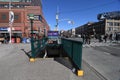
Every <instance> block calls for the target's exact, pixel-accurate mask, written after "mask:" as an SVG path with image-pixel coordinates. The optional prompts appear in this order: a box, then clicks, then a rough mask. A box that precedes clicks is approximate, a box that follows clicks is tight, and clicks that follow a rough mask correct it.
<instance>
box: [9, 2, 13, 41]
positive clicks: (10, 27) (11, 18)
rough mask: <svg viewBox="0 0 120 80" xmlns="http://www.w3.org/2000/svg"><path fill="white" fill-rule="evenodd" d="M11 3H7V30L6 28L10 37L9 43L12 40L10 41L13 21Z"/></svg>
mask: <svg viewBox="0 0 120 80" xmlns="http://www.w3.org/2000/svg"><path fill="white" fill-rule="evenodd" d="M11 2H12V0H10V1H9V28H8V31H9V35H10V40H9V43H11V42H12V40H11V37H12V24H13V21H14V12H13V11H11Z"/></svg>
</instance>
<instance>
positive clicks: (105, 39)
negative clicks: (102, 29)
mask: <svg viewBox="0 0 120 80" xmlns="http://www.w3.org/2000/svg"><path fill="white" fill-rule="evenodd" d="M107 37H108V36H107V34H105V35H104V37H103V39H104V41H105V43H106V42H107Z"/></svg>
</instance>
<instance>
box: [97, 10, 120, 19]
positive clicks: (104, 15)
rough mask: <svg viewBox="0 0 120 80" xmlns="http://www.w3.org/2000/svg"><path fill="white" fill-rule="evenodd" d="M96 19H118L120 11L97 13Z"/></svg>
mask: <svg viewBox="0 0 120 80" xmlns="http://www.w3.org/2000/svg"><path fill="white" fill-rule="evenodd" d="M97 19H98V20H104V19H116V20H119V19H120V11H113V12H104V13H100V14H98V15H97Z"/></svg>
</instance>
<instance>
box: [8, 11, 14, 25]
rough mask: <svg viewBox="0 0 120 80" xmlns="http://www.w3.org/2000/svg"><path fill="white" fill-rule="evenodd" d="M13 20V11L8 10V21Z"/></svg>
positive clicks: (11, 21)
mask: <svg viewBox="0 0 120 80" xmlns="http://www.w3.org/2000/svg"><path fill="white" fill-rule="evenodd" d="M13 21H14V12H13V11H10V12H9V23H13Z"/></svg>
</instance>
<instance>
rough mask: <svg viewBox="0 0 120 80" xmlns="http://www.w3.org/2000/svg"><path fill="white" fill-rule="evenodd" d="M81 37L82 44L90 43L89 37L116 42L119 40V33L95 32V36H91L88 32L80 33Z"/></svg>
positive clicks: (100, 40)
mask: <svg viewBox="0 0 120 80" xmlns="http://www.w3.org/2000/svg"><path fill="white" fill-rule="evenodd" d="M81 38H82V39H83V43H84V44H90V43H91V39H96V40H98V41H99V42H105V43H106V42H107V41H110V42H112V41H116V42H118V40H120V34H109V35H108V34H105V35H100V34H97V35H95V36H91V35H89V34H83V35H81Z"/></svg>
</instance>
